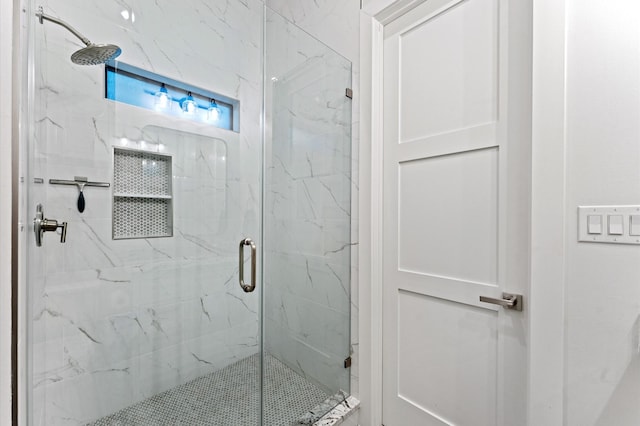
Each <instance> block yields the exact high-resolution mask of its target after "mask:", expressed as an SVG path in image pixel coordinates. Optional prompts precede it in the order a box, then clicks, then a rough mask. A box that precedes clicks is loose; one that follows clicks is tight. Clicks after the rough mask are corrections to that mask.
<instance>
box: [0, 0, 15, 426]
mask: <svg viewBox="0 0 640 426" xmlns="http://www.w3.org/2000/svg"><path fill="white" fill-rule="evenodd" d="M12 36H13V2H11V1H3V2H0V93H1V94H2V96H0V235H2V238H0V254H1V255H0V424H3V425H4V424H7V425H8V424H10V423H11V256H10V253H11V238H10V235H11V183H12V178H11V173H12V168H11V152H12V150H11V143H12V130H11V129H12V124H13V123H12V107H13V105H12V96H11V95H12V87H13V85H12V76H13V74H12V65H13V61H12V51H13V50H12V42H13V37H12Z"/></svg>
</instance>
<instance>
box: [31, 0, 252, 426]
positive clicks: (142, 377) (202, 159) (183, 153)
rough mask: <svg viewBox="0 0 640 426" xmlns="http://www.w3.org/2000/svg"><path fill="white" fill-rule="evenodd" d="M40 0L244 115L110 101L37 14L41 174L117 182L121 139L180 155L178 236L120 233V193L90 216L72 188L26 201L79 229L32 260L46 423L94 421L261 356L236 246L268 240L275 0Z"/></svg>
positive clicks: (106, 196) (69, 41) (133, 60)
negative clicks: (268, 27)
mask: <svg viewBox="0 0 640 426" xmlns="http://www.w3.org/2000/svg"><path fill="white" fill-rule="evenodd" d="M42 5H43V6H44V9H45V13H48V14H51V15H53V16H56V17H59V18H61V19H63V20H65V21H67V22H69V23H70V24H71V25H73V26H74V27H76V28H77V29H78V30H79V31H80V32H82V33H84V34H85V35H86V36H87V37H89V38H90V40H92V41H94V42H96V43H115V44H118V45H120V46H121V47H122V50H123V53H122V55H121V57H120V58H119V60H121V61H122V62H126V63H128V64H131V65H134V66H136V67H140V68H144V69H148V70H150V71H153V72H155V73H158V74H160V75H164V76H167V77H170V78H174V79H177V80H180V81H184V82H187V83H190V84H193V85H194V86H199V87H203V88H206V89H208V90H211V91H214V92H218V93H222V94H225V95H227V96H230V97H233V98H236V99H238V100H239V101H240V108H241V110H240V132H239V133H234V132H229V131H224V130H220V129H216V128H211V126H207V125H204V124H201V123H196V122H193V121H189V120H180V119H178V118H170V117H166V116H163V115H161V114H158V113H156V112H153V111H146V110H142V109H139V108H136V107H133V106H130V105H123V104H118V103H114V102H111V101H107V100H105V99H104V75H103V73H104V69H103V67H101V66H100V67H80V66H77V65H74V64H72V63H71V61H70V60H69V56H70V55H71V53H72V52H74V51H75V50H77V49H78V48H79V47H81V46H80V42H79V41H78V40H76V39H75V38H74V37H73V36H72V35H71V34H69V33H67V32H66V31H65V30H64V29H62V28H60V27H58V26H56V25H53V24H51V23H45V25H40V24H39V23H38V22H37V20H36V18H34V21H33V23H32V25H33V38H34V42H35V52H34V56H35V64H34V66H35V74H34V77H35V78H34V80H35V87H34V92H35V105H34V107H35V108H34V115H35V117H34V121H35V125H34V126H35V127H34V137H33V140H32V143H31V146H30V150H31V153H30V158H31V164H30V165H29V167H30V175H31V177H42V178H44V179H45V181H48V179H50V178H59V179H73V176H87V177H88V178H89V179H90V180H96V181H107V182H110V181H111V180H112V151H113V146H123V147H129V148H135V149H143V150H148V151H156V152H162V153H166V154H171V155H172V156H173V166H174V168H173V192H174V199H173V209H174V211H173V213H174V236H173V237H171V238H154V239H138V240H118V241H114V240H112V239H111V190H110V189H102V188H88V189H87V190H86V191H85V197H86V202H87V207H86V210H85V211H84V213H82V214H80V213H79V212H78V211H77V209H76V207H75V201H76V198H77V190H76V189H75V188H73V187H61V186H60V187H59V186H53V185H48V184H45V185H31V187H30V190H29V194H30V200H29V205H30V207H33V206H35V204H36V203H42V204H43V205H44V208H45V213H46V216H47V217H49V218H55V219H58V220H65V221H67V222H68V223H69V225H68V235H67V242H66V244H64V245H62V244H60V243H59V242H58V241H57V238H56V236H54V235H51V234H47V235H45V242H44V245H43V247H42V248H38V249H34V248H30V253H29V255H30V257H29V262H30V268H29V271H30V272H29V277H28V280H29V287H30V291H31V306H30V307H29V309H30V316H31V318H32V321H33V322H32V327H31V330H30V331H31V333H30V336H31V337H30V338H31V343H32V344H33V351H32V358H33V371H32V374H33V375H32V377H33V383H32V386H33V400H32V401H33V405H34V407H33V413H34V417H33V419H34V424H43V425H45V424H46V425H59V424H65V425H66V424H82V423H84V422H87V421H90V420H93V419H96V418H98V417H101V416H104V415H107V414H109V413H112V412H114V411H117V410H119V409H121V408H123V407H125V406H128V405H130V404H132V403H134V402H136V401H140V400H142V399H145V398H148V397H150V396H152V395H154V394H156V393H158V392H161V391H164V390H165V389H168V388H171V387H174V386H177V385H179V384H182V383H185V382H187V381H189V380H191V379H193V378H195V377H198V376H200V375H203V374H206V373H209V372H211V371H214V370H217V369H219V368H222V367H224V366H226V365H228V364H230V363H232V362H234V361H236V360H238V359H241V358H244V357H246V356H249V355H251V354H253V353H256V352H257V351H258V350H259V340H258V336H259V328H258V312H259V302H258V299H259V297H258V293H253V294H251V295H246V294H245V293H244V292H243V291H242V290H241V289H240V288H239V286H238V283H237V282H238V264H237V244H238V241H239V240H240V239H241V238H242V237H245V236H251V237H252V238H253V239H254V240H258V241H259V236H260V187H261V184H260V179H261V166H260V164H261V157H260V155H261V138H262V136H261V129H260V124H259V123H260V121H261V120H260V113H261V99H262V65H261V57H262V19H263V17H262V15H263V3H262V2H261V1H259V0H224V1H223V0H219V1H218V0H216V1H204V0H203V1H190V2H187V4H185V3H179V2H172V1H169V0H157V1H156V2H152V4H149V2H144V1H121V0H113V1H108V0H107V1H81V0H73V1H70V0H49V1H46V2H43V3H42ZM35 7H36V5H35V4H32V8H33V10H35ZM124 10H126V11H128V13H129V15H128V16H129V19H128V20H125V19H123V16H124V14H122V12H123V11H124ZM134 15H135V21H134V19H133V18H132V17H133V16H134ZM31 266H33V268H32V267H31Z"/></svg>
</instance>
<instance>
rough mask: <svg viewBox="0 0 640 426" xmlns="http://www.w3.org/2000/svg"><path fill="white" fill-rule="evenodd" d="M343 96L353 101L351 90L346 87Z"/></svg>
mask: <svg viewBox="0 0 640 426" xmlns="http://www.w3.org/2000/svg"><path fill="white" fill-rule="evenodd" d="M344 95H345V96H346V97H347V98H349V99H353V90H352V89H350V88H348V87H347V89H346V90H345V93H344Z"/></svg>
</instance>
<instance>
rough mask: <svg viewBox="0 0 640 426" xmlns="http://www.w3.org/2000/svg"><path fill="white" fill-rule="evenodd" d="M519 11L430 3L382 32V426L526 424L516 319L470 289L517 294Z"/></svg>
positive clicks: (522, 240)
mask: <svg viewBox="0 0 640 426" xmlns="http://www.w3.org/2000/svg"><path fill="white" fill-rule="evenodd" d="M527 19H530V3H528V4H527V2H519V3H518V5H513V4H511V3H510V2H508V1H506V0H463V1H460V0H456V1H449V2H446V1H439V0H436V1H429V2H424V3H422V4H421V5H420V6H418V7H416V8H414V9H413V10H411V11H410V12H408V13H406V14H404V15H402V16H400V17H399V18H397V19H395V20H394V21H393V22H390V23H388V24H387V25H386V26H385V40H384V93H383V94H384V129H385V130H384V172H383V185H384V187H383V191H384V195H383V196H384V206H385V207H384V211H383V228H384V229H383V247H384V254H383V256H384V264H383V285H384V300H383V317H384V326H383V345H384V350H383V385H384V386H383V387H384V389H383V420H384V424H385V425H386V426H394V425H397V426H402V425H408V424H411V425H414V424H415V425H442V424H451V425H453V424H455V425H473V426H476V425H498V424H501V425H518V424H524V414H525V413H524V409H523V408H522V407H523V406H524V403H523V401H524V394H525V392H524V389H525V386H526V378H525V375H524V374H523V373H522V372H523V371H526V368H525V367H526V363H525V361H526V357H525V356H524V355H525V347H526V344H525V343H526V334H525V330H526V322H525V320H526V317H525V314H523V313H522V312H515V311H511V310H506V309H505V308H501V307H499V306H497V305H493V304H488V303H484V302H480V296H489V297H494V298H496V297H497V298H499V297H501V295H502V293H503V292H509V293H522V292H524V290H526V284H527V281H526V276H527V274H526V272H527V268H526V261H522V259H523V254H524V253H526V247H527V244H528V234H527V229H528V219H527V216H526V215H522V214H521V212H522V209H523V208H526V206H527V202H528V200H527V198H526V194H527V193H528V180H527V179H521V180H516V179H515V177H516V176H518V177H519V176H520V175H518V173H520V172H521V170H526V167H527V165H526V164H527V163H526V161H527V158H528V157H527V152H528V150H529V149H530V145H529V138H530V136H529V130H528V129H529V128H528V127H527V119H526V118H524V117H526V116H527V115H526V114H527V113H528V108H529V107H528V105H529V104H528V103H527V102H530V98H529V97H528V95H527V94H526V93H525V92H521V91H519V90H515V89H514V88H520V87H525V88H526V87H528V84H529V81H528V80H527V79H528V78H529V76H530V73H528V72H522V70H526V68H527V60H526V58H525V56H521V53H520V51H525V52H526V51H527V49H529V48H530V47H529V45H528V44H527V43H526V41H527V40H528V39H527V34H528V33H527V28H528V27H527V25H523V22H524V23H526V22H527ZM518 27H520V28H522V30H521V31H522V34H524V36H522V35H518V36H514V34H516V32H513V31H512V30H511V29H512V28H518ZM507 40H509V43H507ZM529 116H530V115H529Z"/></svg>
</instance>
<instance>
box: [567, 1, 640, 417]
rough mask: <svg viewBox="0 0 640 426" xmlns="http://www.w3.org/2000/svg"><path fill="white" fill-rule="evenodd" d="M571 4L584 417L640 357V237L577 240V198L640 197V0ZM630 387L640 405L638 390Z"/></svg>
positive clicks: (573, 201) (572, 232) (572, 287)
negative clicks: (639, 242)
mask: <svg viewBox="0 0 640 426" xmlns="http://www.w3.org/2000/svg"><path fill="white" fill-rule="evenodd" d="M566 13H567V15H566V18H567V22H566V25H567V41H566V43H567V44H566V64H567V65H566V66H567V68H566V88H567V91H566V147H567V150H566V160H567V162H566V177H567V180H566V194H567V199H566V203H567V204H566V218H567V222H566V229H567V241H566V293H565V295H566V340H565V343H566V346H565V350H566V364H565V374H566V388H565V392H566V401H567V402H566V412H565V416H566V424H567V425H571V426H573V425H576V426H578V425H580V426H582V425H593V424H595V423H596V421H597V420H598V419H599V417H600V416H601V414H602V412H603V410H604V409H605V407H606V406H607V405H608V404H609V403H616V401H610V398H611V397H612V395H613V393H614V390H615V389H616V387H617V386H618V385H619V383H620V382H621V380H623V379H624V377H625V374H627V373H626V371H627V369H628V367H631V368H633V365H635V363H637V362H638V359H639V357H640V354H639V353H638V335H639V326H640V246H625V245H608V244H590V243H578V242H577V241H576V239H577V238H576V230H577V214H576V208H577V206H580V205H616V204H618V205H629V204H631V205H640V31H638V24H639V23H640V3H638V2H637V1H636V0H620V1H615V2H594V1H587V2H585V1H580V0H570V1H568V2H567V10H566ZM626 397H628V398H630V399H631V400H635V404H636V407H637V404H638V401H640V393H638V391H637V390H635V394H633V395H626ZM620 414H621V415H622V414H623V413H620ZM620 419H622V417H621V418H620ZM609 424H612V423H609ZM616 424H617V425H621V426H622V425H625V424H629V425H632V424H633V425H637V424H640V411H636V413H635V420H634V421H633V422H631V423H623V422H622V420H619V421H618V422H616Z"/></svg>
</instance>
